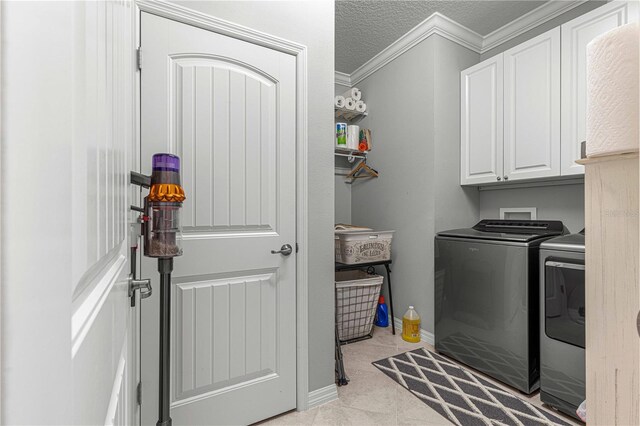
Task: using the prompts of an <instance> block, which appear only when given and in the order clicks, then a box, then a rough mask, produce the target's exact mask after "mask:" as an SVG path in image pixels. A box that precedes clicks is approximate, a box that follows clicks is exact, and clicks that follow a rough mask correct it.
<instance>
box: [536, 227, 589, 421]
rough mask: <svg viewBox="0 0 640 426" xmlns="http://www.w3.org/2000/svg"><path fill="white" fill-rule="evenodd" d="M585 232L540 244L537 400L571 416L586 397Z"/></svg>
mask: <svg viewBox="0 0 640 426" xmlns="http://www.w3.org/2000/svg"><path fill="white" fill-rule="evenodd" d="M584 278H585V267H584V230H583V231H582V232H581V233H579V234H571V235H565V236H562V237H558V238H553V239H551V240H547V241H545V242H544V243H542V245H541V246H540V306H541V312H540V399H541V400H542V402H544V403H547V404H549V405H551V406H553V407H555V408H557V409H558V410H560V411H562V412H564V413H566V414H569V415H570V416H573V417H575V418H578V416H577V415H576V409H577V408H578V406H579V405H580V403H581V402H582V401H584V399H585V371H586V368H585V350H584V340H585V296H584V295H585V280H584Z"/></svg>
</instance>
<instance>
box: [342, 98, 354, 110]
mask: <svg viewBox="0 0 640 426" xmlns="http://www.w3.org/2000/svg"><path fill="white" fill-rule="evenodd" d="M344 107H345V108H346V109H348V110H350V111H355V109H356V101H354V100H353V98H346V99H345V100H344Z"/></svg>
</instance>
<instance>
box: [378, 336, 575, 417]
mask: <svg viewBox="0 0 640 426" xmlns="http://www.w3.org/2000/svg"><path fill="white" fill-rule="evenodd" d="M373 365H374V366H376V367H377V368H378V369H379V370H380V371H382V372H383V373H385V374H386V375H387V376H389V377H391V378H392V379H393V380H395V381H396V382H397V383H399V384H400V385H401V386H403V387H405V388H406V389H407V390H409V391H410V392H411V393H412V394H413V395H415V396H416V397H418V398H419V399H420V400H421V401H422V402H424V403H425V404H427V405H428V406H430V407H431V408H433V409H434V410H436V411H437V412H438V413H440V414H441V415H442V416H443V417H445V418H447V419H449V420H450V421H451V423H453V424H455V425H464V426H468V425H469V426H472V425H524V426H529V425H531V426H534V425H535V426H537V425H552V426H556V425H562V426H565V425H567V426H568V425H570V423H567V422H566V421H564V420H562V419H561V418H559V417H557V416H555V415H554V414H551V413H550V412H548V411H546V410H544V409H542V408H540V407H536V406H534V405H532V404H530V403H529V402H527V401H524V400H522V399H520V398H518V397H516V396H514V395H512V394H511V393H509V392H507V391H505V390H503V389H501V388H499V387H498V386H496V385H494V384H493V383H490V382H489V381H487V380H485V379H483V378H482V377H480V376H478V375H476V374H474V373H471V372H469V371H467V370H466V369H464V368H461V367H459V366H458V365H456V364H455V363H454V362H453V361H450V360H448V359H446V358H444V357H442V356H440V355H438V354H436V353H434V352H431V351H429V350H427V349H425V348H420V349H416V350H413V351H410V352H405V353H403V354H400V355H396V356H392V357H390V358H385V359H382V360H380V361H375V362H374V363H373Z"/></svg>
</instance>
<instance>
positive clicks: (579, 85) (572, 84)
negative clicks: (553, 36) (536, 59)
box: [560, 1, 638, 176]
mask: <svg viewBox="0 0 640 426" xmlns="http://www.w3.org/2000/svg"><path fill="white" fill-rule="evenodd" d="M637 9H638V3H636V2H633V1H613V2H611V3H607V4H606V5H604V6H601V7H599V8H597V9H595V10H592V11H591V12H589V13H586V14H584V15H582V16H579V17H578V18H576V19H574V20H572V21H569V22H567V23H566V24H564V25H562V27H561V30H562V151H561V154H560V159H561V163H562V166H561V167H562V170H561V174H562V175H563V176H567V175H575V174H583V173H584V166H581V165H579V164H576V163H575V160H577V159H579V158H580V142H582V141H584V140H585V138H586V110H587V87H586V81H587V79H586V73H587V63H586V62H587V60H586V53H587V51H586V47H587V44H589V42H590V41H591V40H593V39H594V38H596V37H597V36H599V35H601V34H604V33H606V32H607V31H609V30H612V29H614V28H617V27H619V26H621V25H624V24H627V23H629V22H632V21H636V20H637V16H638V12H637Z"/></svg>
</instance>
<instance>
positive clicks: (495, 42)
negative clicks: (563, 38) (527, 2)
mask: <svg viewBox="0 0 640 426" xmlns="http://www.w3.org/2000/svg"><path fill="white" fill-rule="evenodd" d="M586 2H587V0H574V1H549V2H546V3H544V4H543V5H541V6H539V7H537V8H535V9H533V10H532V11H531V12H528V13H526V14H524V15H522V16H521V17H519V18H517V19H516V20H514V21H511V22H509V23H508V24H506V25H504V26H502V27H500V28H498V29H497V30H495V31H492V32H490V33H489V34H487V35H486V36H484V40H483V42H482V51H481V52H480V53H486V52H487V51H489V50H491V49H493V48H494V47H497V46H499V45H501V44H502V43H504V42H506V41H509V40H511V39H512V38H514V37H517V36H519V35H520V34H524V33H526V32H527V31H529V30H531V29H533V28H535V27H537V26H539V25H541V24H544V23H545V22H547V21H549V20H551V19H553V18H555V17H557V16H560V15H562V14H563V13H565V12H568V11H569V10H571V9H573V8H575V7H578V6H580V5H581V4H583V3H586Z"/></svg>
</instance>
